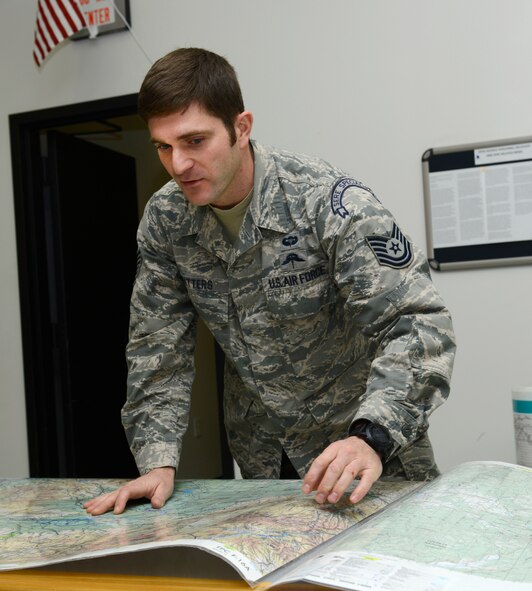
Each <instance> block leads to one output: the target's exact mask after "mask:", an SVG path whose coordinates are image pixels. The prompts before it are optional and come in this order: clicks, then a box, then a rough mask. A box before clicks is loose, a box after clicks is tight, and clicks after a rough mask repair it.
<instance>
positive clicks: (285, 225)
mask: <svg viewBox="0 0 532 591" xmlns="http://www.w3.org/2000/svg"><path fill="white" fill-rule="evenodd" d="M251 147H252V150H253V157H254V181H253V198H252V199H251V202H250V204H249V209H248V211H247V212H246V215H245V216H244V220H243V222H242V228H241V229H240V234H239V237H238V238H237V240H236V242H235V244H234V245H231V244H230V243H229V241H228V240H227V238H226V236H225V233H224V231H223V228H222V225H221V224H220V223H219V222H218V220H217V219H216V216H215V215H214V213H213V212H212V211H211V210H210V208H209V207H197V206H194V205H191V204H190V203H188V201H186V200H185V202H186V207H187V211H186V215H185V216H184V220H183V225H182V226H181V228H180V232H179V233H180V234H181V235H182V236H183V235H188V236H190V235H193V234H197V236H196V243H197V244H198V245H200V246H202V247H203V248H205V249H206V250H208V251H209V252H212V253H213V254H214V255H216V256H217V257H218V258H220V259H222V260H223V261H225V262H226V263H228V264H232V263H233V262H234V261H235V260H236V259H237V258H238V257H239V256H240V255H242V254H243V253H244V252H246V251H247V250H249V249H250V248H251V247H253V246H254V245H255V244H257V243H258V242H260V241H261V240H262V234H261V230H272V231H274V232H280V233H283V234H284V233H287V232H289V231H290V230H292V229H293V228H294V222H293V220H292V217H291V216H290V211H289V209H288V203H287V200H286V196H285V193H284V191H283V188H282V186H281V183H280V180H279V174H278V170H277V166H276V163H275V160H274V159H273V157H272V156H271V154H270V153H269V152H268V151H267V150H266V149H265V148H264V147H263V146H261V145H260V144H259V143H257V142H255V141H252V142H251Z"/></svg>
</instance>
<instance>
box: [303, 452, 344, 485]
mask: <svg viewBox="0 0 532 591" xmlns="http://www.w3.org/2000/svg"><path fill="white" fill-rule="evenodd" d="M335 457H336V454H335V453H334V451H333V450H331V446H329V447H328V448H327V449H326V450H325V451H324V452H323V453H321V454H320V455H319V456H318V457H317V458H316V459H315V460H314V461H313V462H312V465H311V466H310V468H309V470H308V472H307V473H306V475H305V478H304V479H303V486H302V490H303V492H304V493H305V494H309V493H311V492H312V491H313V490H316V488H317V487H318V485H319V483H320V482H321V481H322V479H323V476H324V475H325V473H326V471H327V468H328V467H329V465H330V463H331V462H332V461H333V460H334V459H335Z"/></svg>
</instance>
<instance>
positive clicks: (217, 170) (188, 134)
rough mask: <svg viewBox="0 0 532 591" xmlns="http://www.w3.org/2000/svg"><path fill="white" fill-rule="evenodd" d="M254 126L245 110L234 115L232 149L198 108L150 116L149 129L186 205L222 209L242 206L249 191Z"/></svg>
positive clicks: (216, 123)
mask: <svg viewBox="0 0 532 591" xmlns="http://www.w3.org/2000/svg"><path fill="white" fill-rule="evenodd" d="M252 121H253V118H252V115H251V113H249V112H247V111H245V112H243V113H241V114H240V115H238V116H237V118H236V120H235V132H236V141H235V143H234V144H233V145H231V140H230V137H229V132H228V130H227V128H226V127H225V125H224V124H223V122H222V120H221V119H218V118H217V117H214V116H212V115H210V114H209V113H207V112H206V111H204V110H203V109H202V108H201V107H200V106H199V105H197V104H192V105H190V107H188V108H187V109H186V110H185V111H183V112H181V113H179V112H177V113H172V114H170V115H163V116H161V117H152V118H151V119H150V120H149V121H148V128H149V130H150V134H151V141H152V142H153V144H154V145H155V147H156V148H157V151H158V152H159V158H160V160H161V162H162V164H163V166H164V168H165V169H166V171H167V172H168V174H169V175H170V176H171V177H172V178H173V179H174V180H175V181H176V183H177V184H178V185H179V187H180V188H181V190H182V191H183V193H184V195H185V197H186V198H187V200H188V201H189V202H190V203H192V204H193V205H207V204H212V205H214V206H216V207H221V208H224V207H231V206H232V205H235V204H236V203H238V202H239V201H242V199H244V198H245V197H246V195H247V194H248V193H249V192H250V191H251V189H252V187H253V161H252V158H251V152H250V149H249V135H250V133H251V124H252ZM250 167H251V168H250Z"/></svg>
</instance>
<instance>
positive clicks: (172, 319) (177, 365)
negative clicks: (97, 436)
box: [122, 206, 196, 474]
mask: <svg viewBox="0 0 532 591" xmlns="http://www.w3.org/2000/svg"><path fill="white" fill-rule="evenodd" d="M164 215H165V213H164V212H161V211H159V210H157V209H156V208H155V207H153V206H152V207H151V208H149V209H147V211H146V213H145V215H144V217H143V219H142V221H141V224H140V227H139V231H138V234H137V240H138V246H139V267H138V271H137V277H136V280H135V284H134V287H133V293H132V296H131V319H130V333H129V343H128V346H127V350H126V357H127V362H128V392H127V401H126V404H125V405H124V408H123V409H122V424H123V425H124V429H125V431H126V435H127V438H128V441H129V445H130V448H131V451H132V452H133V455H134V456H135V460H136V462H137V466H138V469H139V471H140V473H141V474H144V473H146V472H148V471H149V470H151V469H153V468H157V467H161V466H174V467H177V463H178V461H179V455H180V451H181V445H182V439H183V435H184V433H185V431H186V428H187V424H188V413H189V407H190V396H191V388H192V381H193V378H194V365H193V349H194V341H195V329H196V315H195V312H194V310H193V308H192V305H191V303H190V301H189V298H188V295H187V291H186V289H185V287H184V285H183V281H182V279H181V277H180V275H179V273H178V271H177V268H176V265H175V262H174V258H173V253H172V251H171V242H170V240H169V238H168V237H167V236H165V232H164V226H163V223H162V221H161V220H162V219H163V218H164Z"/></svg>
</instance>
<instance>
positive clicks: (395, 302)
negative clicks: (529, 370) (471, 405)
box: [317, 183, 455, 454]
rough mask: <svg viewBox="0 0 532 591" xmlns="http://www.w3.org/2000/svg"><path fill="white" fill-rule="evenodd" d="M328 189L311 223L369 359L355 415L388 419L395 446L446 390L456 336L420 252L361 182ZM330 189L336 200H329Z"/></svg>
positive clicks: (408, 439)
mask: <svg viewBox="0 0 532 591" xmlns="http://www.w3.org/2000/svg"><path fill="white" fill-rule="evenodd" d="M356 185H357V183H355V184H354V186H347V188H346V189H345V190H343V191H340V192H338V191H337V192H336V195H335V192H334V188H333V191H332V192H331V195H330V199H329V200H328V202H327V203H325V204H323V203H322V205H321V211H319V214H318V223H317V230H318V233H321V236H320V240H321V241H322V244H323V245H324V247H325V248H326V249H327V251H328V254H329V258H330V261H331V264H332V267H333V268H332V274H333V276H334V279H335V282H336V284H337V286H338V288H339V290H340V293H341V294H342V295H343V296H344V297H343V298H342V299H344V298H345V302H346V304H345V305H346V306H347V307H348V309H349V314H350V316H351V317H352V319H353V321H354V322H355V323H356V325H358V327H357V328H358V329H359V330H360V331H361V333H362V334H363V335H364V336H365V337H366V342H367V344H368V346H369V347H370V348H371V349H372V358H373V362H372V364H371V368H370V372H369V377H368V380H367V388H366V392H365V394H364V395H363V397H362V400H361V404H360V407H359V409H358V412H357V414H356V416H354V417H353V420H356V419H362V418H364V419H368V420H370V421H373V422H377V423H380V424H382V425H384V426H385V427H387V428H388V429H389V431H390V433H391V435H392V437H393V439H394V441H395V448H394V454H395V453H396V452H397V451H398V450H400V449H403V448H404V447H406V446H408V445H409V444H411V443H413V442H414V441H415V440H417V439H418V438H419V437H421V436H422V435H423V434H424V432H425V431H426V430H427V428H428V416H429V415H430V413H431V412H432V411H433V410H434V409H435V408H436V407H438V406H439V405H440V404H442V403H443V402H444V401H445V399H446V398H447V396H448V394H449V387H450V380H451V372H452V366H453V360H454V352H455V341H454V333H453V328H452V323H451V317H450V314H449V312H448V310H447V308H446V307H445V305H444V303H443V301H442V299H441V297H440V296H439V294H438V293H437V291H436V289H435V287H434V285H433V283H432V280H431V277H430V270H429V266H428V263H427V260H426V258H425V256H424V255H423V254H422V252H421V251H420V250H419V249H418V248H416V247H415V246H414V245H413V244H411V242H410V241H409V240H408V238H407V237H406V236H405V235H404V234H403V233H402V232H401V231H400V229H399V228H398V226H397V224H396V222H395V221H394V219H393V217H392V216H391V214H390V213H389V212H388V211H387V210H386V209H385V208H384V207H383V206H382V205H381V204H380V202H379V201H378V200H377V199H376V198H375V196H374V195H373V193H372V192H371V191H370V190H369V189H367V188H365V187H361V186H356ZM335 197H336V201H335Z"/></svg>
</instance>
